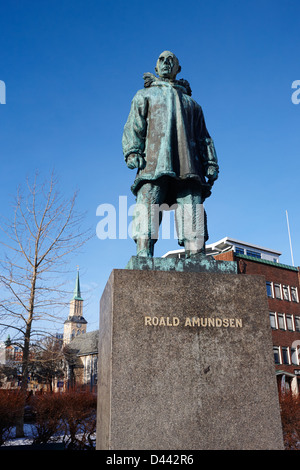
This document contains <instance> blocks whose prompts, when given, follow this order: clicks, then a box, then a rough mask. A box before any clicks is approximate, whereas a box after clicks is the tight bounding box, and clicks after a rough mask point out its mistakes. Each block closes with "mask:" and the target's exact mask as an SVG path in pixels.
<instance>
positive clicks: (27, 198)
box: [0, 174, 91, 433]
mask: <svg viewBox="0 0 300 470" xmlns="http://www.w3.org/2000/svg"><path fill="white" fill-rule="evenodd" d="M77 195H78V194H77V192H75V193H74V195H73V196H72V197H71V198H70V199H67V200H65V199H63V197H62V195H61V193H60V192H59V191H58V190H57V181H56V178H55V177H54V175H53V174H52V175H51V178H50V180H49V181H47V182H46V183H43V184H38V178H37V176H36V177H35V178H34V181H33V183H30V182H29V181H27V187H26V191H25V193H24V194H23V192H21V190H20V189H19V190H18V192H17V196H16V199H15V204H14V212H13V216H12V219H11V220H9V221H7V222H5V223H4V224H2V225H1V227H0V228H1V229H2V231H3V235H4V238H5V240H4V241H3V242H2V241H1V243H2V245H3V247H4V248H5V254H4V255H3V258H2V260H1V261H0V263H1V268H2V270H1V274H0V289H1V291H0V292H1V298H3V299H4V300H2V301H0V326H1V327H2V332H3V331H4V330H5V328H9V329H11V328H13V329H14V331H15V332H16V334H15V335H14V339H13V343H14V344H18V345H19V346H20V347H21V348H22V350H23V358H22V380H21V390H22V391H23V393H24V396H25V395H26V391H27V377H28V367H29V358H30V345H31V343H32V341H33V339H35V340H36V338H37V337H40V335H41V334H43V333H46V334H47V335H49V327H48V326H47V322H51V323H50V325H51V326H52V325H53V321H55V320H57V319H58V318H59V308H60V310H62V302H65V301H66V290H65V289H64V287H63V286H64V284H65V280H66V277H65V275H63V273H65V272H66V266H67V264H66V263H67V261H68V260H69V255H70V254H71V253H74V251H76V250H78V249H80V247H82V246H83V244H84V243H85V242H86V241H87V240H88V239H89V238H90V237H91V233H90V231H89V230H82V229H81V226H82V223H83V215H82V214H77V213H76V211H75V203H76V199H77ZM48 324H49V323H48ZM20 433H22V431H20Z"/></svg>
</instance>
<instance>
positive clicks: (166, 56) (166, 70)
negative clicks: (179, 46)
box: [155, 51, 181, 80]
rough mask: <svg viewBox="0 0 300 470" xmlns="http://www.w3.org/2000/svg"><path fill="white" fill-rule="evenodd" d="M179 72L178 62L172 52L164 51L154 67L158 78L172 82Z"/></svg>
mask: <svg viewBox="0 0 300 470" xmlns="http://www.w3.org/2000/svg"><path fill="white" fill-rule="evenodd" d="M180 71H181V67H180V65H179V61H178V59H177V57H176V55H175V54H173V52H170V51H164V52H162V53H161V54H160V56H159V58H158V61H157V63H156V67H155V72H156V73H157V75H158V76H159V77H160V78H169V79H171V80H174V79H175V78H176V75H177V74H178V73H179V72H180Z"/></svg>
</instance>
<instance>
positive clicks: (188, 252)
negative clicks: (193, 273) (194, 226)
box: [184, 237, 205, 258]
mask: <svg viewBox="0 0 300 470" xmlns="http://www.w3.org/2000/svg"><path fill="white" fill-rule="evenodd" d="M184 248H185V257H186V258H190V257H191V256H195V255H204V254H205V243H204V238H203V237H200V238H198V239H195V240H185V241H184Z"/></svg>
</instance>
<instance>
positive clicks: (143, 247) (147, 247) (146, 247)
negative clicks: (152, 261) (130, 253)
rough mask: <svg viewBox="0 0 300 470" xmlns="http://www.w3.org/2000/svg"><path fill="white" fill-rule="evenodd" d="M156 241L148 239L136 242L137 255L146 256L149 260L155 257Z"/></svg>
mask: <svg viewBox="0 0 300 470" xmlns="http://www.w3.org/2000/svg"><path fill="white" fill-rule="evenodd" d="M154 244H155V240H149V239H148V238H140V239H138V240H137V241H136V255H137V256H145V257H148V258H152V257H153V253H154Z"/></svg>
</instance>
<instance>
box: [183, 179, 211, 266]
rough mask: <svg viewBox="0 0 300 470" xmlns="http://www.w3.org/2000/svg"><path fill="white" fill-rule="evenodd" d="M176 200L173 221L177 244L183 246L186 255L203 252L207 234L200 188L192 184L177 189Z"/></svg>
mask: <svg viewBox="0 0 300 470" xmlns="http://www.w3.org/2000/svg"><path fill="white" fill-rule="evenodd" d="M176 202H177V204H178V206H177V210H176V211H175V221H176V229H177V234H178V243H179V245H181V246H184V247H185V254H186V257H189V256H191V255H193V254H197V253H201V252H204V250H205V242H206V240H207V239H208V234H207V222H206V213H205V210H204V206H203V202H204V199H203V196H202V192H201V188H199V187H198V186H197V185H194V184H192V185H188V187H186V188H184V189H181V190H179V191H178V193H177V200H176Z"/></svg>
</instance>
